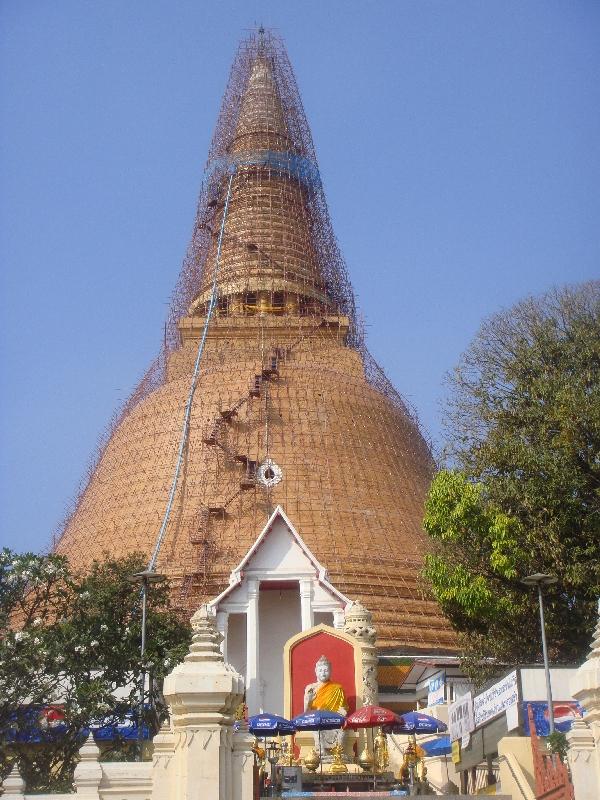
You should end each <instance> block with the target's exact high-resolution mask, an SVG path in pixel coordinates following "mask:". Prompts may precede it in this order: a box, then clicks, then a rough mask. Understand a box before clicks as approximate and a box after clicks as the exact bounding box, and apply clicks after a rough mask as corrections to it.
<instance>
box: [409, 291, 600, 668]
mask: <svg viewBox="0 0 600 800" xmlns="http://www.w3.org/2000/svg"><path fill="white" fill-rule="evenodd" d="M449 382H450V388H451V397H450V401H449V403H448V407H447V415H446V431H447V457H448V466H449V467H451V468H450V469H447V470H444V471H442V472H440V473H439V474H438V475H437V476H436V478H435V479H434V481H433V484H432V486H431V490H430V492H429V496H428V499H427V503H426V514H425V528H426V530H427V531H428V533H429V535H430V536H431V537H432V539H433V541H434V543H435V546H434V551H433V553H432V554H431V555H430V556H428V558H427V561H426V566H425V573H424V574H425V576H426V578H427V579H428V580H429V582H430V583H431V585H432V587H433V592H434V594H435V596H436V597H437V599H438V601H439V602H440V604H441V607H442V609H443V610H444V612H445V613H446V614H447V616H448V617H449V619H450V621H451V622H452V623H453V625H454V626H455V628H456V629H457V630H458V631H459V632H460V633H461V634H462V636H463V644H464V646H465V652H466V656H467V659H466V662H467V666H468V668H470V670H471V673H472V675H473V676H474V677H475V678H478V677H483V673H481V671H479V672H478V671H477V669H476V667H475V665H476V664H479V665H481V663H482V658H483V657H484V656H485V655H488V656H492V657H496V658H500V659H502V660H504V661H506V662H509V663H510V662H514V661H531V660H537V659H538V658H539V657H540V647H541V645H540V634H539V620H538V616H537V595H536V593H535V592H534V591H532V590H530V589H529V590H528V589H526V588H525V587H524V586H523V585H522V584H521V583H520V580H521V578H523V577H524V576H525V575H528V574H530V573H533V572H544V573H550V574H553V575H556V576H557V578H558V583H557V584H556V585H555V586H552V587H548V588H547V589H546V590H545V598H546V606H547V614H546V616H547V632H548V640H549V649H550V655H551V658H552V660H554V661H558V662H560V661H562V662H571V663H572V662H574V661H575V662H576V661H579V660H581V659H582V658H583V657H584V655H585V653H586V651H587V649H588V646H589V641H590V636H591V631H592V630H593V627H594V621H595V614H596V601H597V597H598V594H599V593H600V282H599V281H592V282H589V283H586V284H582V285H579V286H573V287H566V288H564V289H560V290H553V291H551V292H549V293H548V294H546V295H544V296H542V297H539V298H530V299H527V300H525V301H524V302H521V303H519V304H518V305H516V306H515V307H513V308H511V309H509V310H508V311H504V312H502V313H500V314H497V315H495V316H493V317H491V318H490V319H489V320H487V321H486V322H485V323H484V324H483V325H482V327H481V329H480V330H479V333H478V334H477V336H476V338H475V340H474V341H473V343H472V344H471V346H470V347H469V349H468V350H467V351H466V353H465V354H464V356H463V357H462V359H461V361H460V363H459V365H458V367H457V368H456V370H455V371H454V373H453V374H452V376H451V377H450V379H449Z"/></svg>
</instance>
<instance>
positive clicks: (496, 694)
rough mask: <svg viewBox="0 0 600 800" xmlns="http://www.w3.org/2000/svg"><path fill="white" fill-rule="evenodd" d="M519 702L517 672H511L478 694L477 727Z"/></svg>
mask: <svg viewBox="0 0 600 800" xmlns="http://www.w3.org/2000/svg"><path fill="white" fill-rule="evenodd" d="M518 702H519V687H518V683H517V673H516V671H515V672H510V673H509V674H508V675H507V676H506V677H505V678H502V680H501V681H498V683H495V684H494V685H493V686H490V688H489V689H487V690H486V691H485V692H482V693H481V694H478V695H477V697H476V698H475V700H473V711H474V713H475V727H476V728H478V727H479V726H480V725H483V723H484V722H488V721H489V720H490V719H494V717H498V716H499V715H500V714H502V712H503V711H506V709H507V708H509V707H510V706H514V705H515V703H518Z"/></svg>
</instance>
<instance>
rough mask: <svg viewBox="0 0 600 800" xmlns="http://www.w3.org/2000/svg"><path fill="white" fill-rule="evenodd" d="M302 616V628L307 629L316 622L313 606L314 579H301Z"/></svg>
mask: <svg viewBox="0 0 600 800" xmlns="http://www.w3.org/2000/svg"><path fill="white" fill-rule="evenodd" d="M300 617H301V620H302V630H303V631H307V630H308V629H309V628H312V626H313V625H314V624H315V622H314V615H313V608H312V580H311V578H303V579H302V580H301V581H300Z"/></svg>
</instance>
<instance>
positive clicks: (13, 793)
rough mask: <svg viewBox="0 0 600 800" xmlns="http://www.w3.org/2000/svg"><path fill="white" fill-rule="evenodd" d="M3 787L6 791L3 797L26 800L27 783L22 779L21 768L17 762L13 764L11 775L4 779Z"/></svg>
mask: <svg viewBox="0 0 600 800" xmlns="http://www.w3.org/2000/svg"><path fill="white" fill-rule="evenodd" d="M1 785H2V788H3V789H4V791H3V794H2V796H3V797H12V798H13V800H24V797H25V781H24V780H23V778H22V777H21V773H20V772H19V767H18V765H17V762H16V761H15V763H14V764H13V767H12V769H11V771H10V772H9V774H8V775H7V776H6V778H4V783H3V784H1Z"/></svg>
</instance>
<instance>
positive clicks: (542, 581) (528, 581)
mask: <svg viewBox="0 0 600 800" xmlns="http://www.w3.org/2000/svg"><path fill="white" fill-rule="evenodd" d="M557 580H558V578H556V577H554V575H544V574H542V573H541V572H536V573H535V574H534V575H528V576H527V577H526V578H523V579H522V580H521V583H524V584H525V586H537V590H538V601H539V605H540V626H541V629H542V652H543V654H544V673H545V675H546V698H547V701H548V724H549V728H550V734H551V735H552V734H553V733H554V706H553V703H552V684H551V682H550V666H549V664H548V647H547V645H546V624H545V622H544V600H543V597H542V586H550V585H551V584H553V583H556V582H557Z"/></svg>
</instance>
